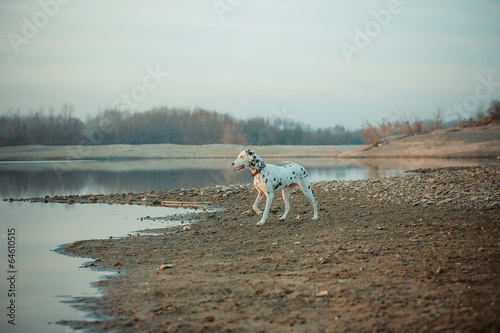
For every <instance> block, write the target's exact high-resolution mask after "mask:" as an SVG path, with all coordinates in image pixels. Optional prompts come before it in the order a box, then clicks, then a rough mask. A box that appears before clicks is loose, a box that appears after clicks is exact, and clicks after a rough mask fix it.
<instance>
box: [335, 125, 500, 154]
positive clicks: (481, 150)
mask: <svg viewBox="0 0 500 333" xmlns="http://www.w3.org/2000/svg"><path fill="white" fill-rule="evenodd" d="M338 157H340V158H361V157H438V158H498V157H500V126H499V125H489V126H480V127H468V128H447V129H442V130H438V131H434V132H431V133H426V134H420V135H414V136H403V135H400V136H391V137H388V138H385V139H383V140H381V141H380V143H379V144H378V145H376V146H374V147H370V146H366V147H360V148H358V149H355V150H350V151H347V152H344V153H341V154H339V155H338Z"/></svg>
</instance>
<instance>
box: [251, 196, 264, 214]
mask: <svg viewBox="0 0 500 333" xmlns="http://www.w3.org/2000/svg"><path fill="white" fill-rule="evenodd" d="M263 198H264V193H263V192H261V191H259V194H257V198H256V199H255V202H254V204H253V210H255V212H256V213H257V214H259V215H261V214H262V211H261V210H260V209H259V204H260V202H261V201H262V199H263Z"/></svg>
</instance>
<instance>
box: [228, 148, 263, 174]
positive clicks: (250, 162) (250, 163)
mask: <svg viewBox="0 0 500 333" xmlns="http://www.w3.org/2000/svg"><path fill="white" fill-rule="evenodd" d="M261 161H262V160H261V159H260V157H259V156H257V154H255V152H254V151H253V150H251V149H247V150H244V151H242V152H241V153H240V154H239V155H238V158H237V159H236V160H235V161H234V162H233V166H234V167H235V168H236V169H237V170H238V171H241V170H243V169H244V168H245V167H249V168H252V169H255V168H256V167H258V166H259V163H260V162H261Z"/></svg>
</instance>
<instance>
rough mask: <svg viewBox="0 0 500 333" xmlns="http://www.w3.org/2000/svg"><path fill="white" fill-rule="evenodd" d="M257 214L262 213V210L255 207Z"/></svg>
mask: <svg viewBox="0 0 500 333" xmlns="http://www.w3.org/2000/svg"><path fill="white" fill-rule="evenodd" d="M253 210H254V211H255V212H256V213H257V214H259V215H262V211H261V210H260V209H255V208H254V209H253Z"/></svg>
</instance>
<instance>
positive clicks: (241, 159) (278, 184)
mask: <svg viewBox="0 0 500 333" xmlns="http://www.w3.org/2000/svg"><path fill="white" fill-rule="evenodd" d="M283 163H286V164H287V165H282V166H277V165H273V164H267V163H265V162H264V161H263V160H262V158H260V157H259V156H258V155H257V154H255V152H254V151H253V150H250V149H248V150H244V151H242V152H241V153H240V154H239V155H238V158H237V159H236V160H235V161H234V162H233V164H232V165H233V166H234V167H235V168H236V169H237V170H238V171H241V170H243V169H244V168H249V169H250V170H251V171H252V174H251V175H250V177H254V181H253V184H254V186H255V188H256V189H257V191H258V192H259V193H258V195H257V199H256V200H255V203H254V204H253V209H254V210H255V211H256V212H257V213H258V214H262V219H261V220H260V222H258V223H257V225H263V224H264V223H266V219H267V216H268V215H269V210H270V209H271V203H272V201H273V198H274V193H275V192H276V191H279V190H283V200H284V201H285V213H284V214H283V215H282V216H281V217H280V221H283V220H285V219H286V217H287V215H288V212H289V211H290V201H289V199H290V194H291V193H292V190H293V188H294V187H295V186H297V185H298V186H299V187H300V188H301V189H302V192H304V194H305V196H306V198H307V199H309V201H310V202H311V204H312V206H313V208H314V217H313V218H312V219H313V220H317V219H318V205H317V204H316V201H315V200H314V196H313V193H312V191H311V183H310V181H309V175H308V174H307V171H306V169H304V167H303V166H300V165H298V164H295V163H292V162H287V161H284V162H283ZM264 196H266V197H267V201H266V208H265V210H264V212H262V211H261V210H260V209H259V207H258V206H259V203H260V202H261V201H262V199H263V198H264Z"/></svg>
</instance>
